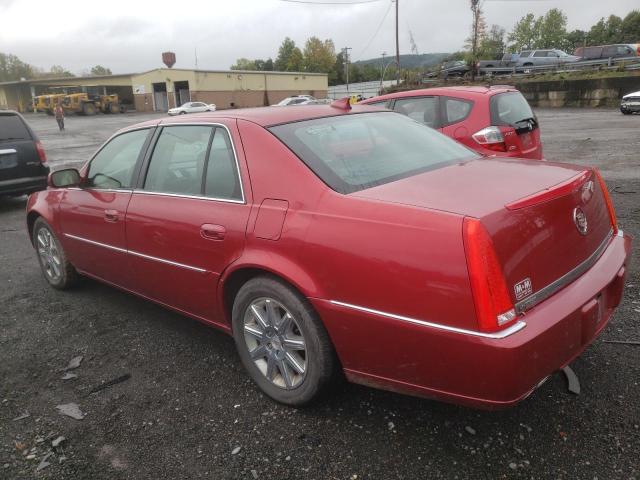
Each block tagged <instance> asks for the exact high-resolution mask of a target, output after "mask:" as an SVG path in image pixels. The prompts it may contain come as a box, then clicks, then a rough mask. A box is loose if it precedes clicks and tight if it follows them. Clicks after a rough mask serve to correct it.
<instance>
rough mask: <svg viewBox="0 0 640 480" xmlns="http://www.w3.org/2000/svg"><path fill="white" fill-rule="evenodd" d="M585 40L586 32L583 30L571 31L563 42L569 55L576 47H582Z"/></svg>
mask: <svg viewBox="0 0 640 480" xmlns="http://www.w3.org/2000/svg"><path fill="white" fill-rule="evenodd" d="M586 39H587V32H585V31H584V30H573V31H571V32H569V33H567V38H566V40H565V44H566V45H565V47H566V49H567V51H568V52H569V53H571V52H573V51H574V50H575V49H576V48H578V47H583V46H584V44H585V41H586Z"/></svg>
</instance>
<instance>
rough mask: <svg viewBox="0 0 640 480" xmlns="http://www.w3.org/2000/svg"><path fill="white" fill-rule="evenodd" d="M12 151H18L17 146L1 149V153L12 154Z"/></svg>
mask: <svg viewBox="0 0 640 480" xmlns="http://www.w3.org/2000/svg"><path fill="white" fill-rule="evenodd" d="M12 153H18V151H17V150H16V149H15V148H4V149H2V150H0V155H11V154H12Z"/></svg>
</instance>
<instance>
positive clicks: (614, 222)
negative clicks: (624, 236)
mask: <svg viewBox="0 0 640 480" xmlns="http://www.w3.org/2000/svg"><path fill="white" fill-rule="evenodd" d="M593 173H594V174H595V176H596V178H597V179H598V183H599V184H600V190H602V195H604V201H605V203H606V204H607V210H609V218H610V219H611V226H612V227H613V234H614V235H615V234H616V233H618V219H617V218H616V211H615V209H614V208H613V201H612V200H611V195H609V190H608V189H607V184H606V183H604V179H603V178H602V175H600V171H599V170H598V169H597V168H594V169H593Z"/></svg>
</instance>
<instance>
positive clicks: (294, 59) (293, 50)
mask: <svg viewBox="0 0 640 480" xmlns="http://www.w3.org/2000/svg"><path fill="white" fill-rule="evenodd" d="M303 60H304V57H303V55H302V52H301V51H300V49H299V48H298V47H296V42H294V41H293V40H291V39H290V38H289V37H287V38H285V39H284V40H283V41H282V44H281V45H280V48H279V49H278V56H277V57H276V61H275V65H274V66H275V69H276V70H277V71H280V72H299V71H301V70H302V66H303V63H304V62H303Z"/></svg>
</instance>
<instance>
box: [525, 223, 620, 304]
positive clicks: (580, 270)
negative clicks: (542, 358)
mask: <svg viewBox="0 0 640 480" xmlns="http://www.w3.org/2000/svg"><path fill="white" fill-rule="evenodd" d="M612 237H613V228H612V229H611V230H609V233H608V234H607V236H606V237H605V239H604V240H603V241H602V243H600V245H598V248H596V249H595V251H594V252H593V253H592V254H591V255H589V258H587V259H586V260H585V261H583V262H582V263H580V264H579V265H578V266H577V267H575V268H574V269H573V270H570V271H568V272H567V273H565V274H564V275H563V276H561V277H560V278H558V279H557V280H554V281H553V282H551V283H550V284H549V285H547V286H546V287H544V288H542V289H541V290H538V291H537V292H536V293H534V294H532V295H530V296H528V297H527V298H525V299H524V300H520V301H519V302H518V303H516V305H515V307H516V313H517V314H518V315H520V314H522V313H524V312H526V311H527V310H530V309H531V308H533V307H535V306H536V305H537V304H539V303H540V302H542V301H543V300H546V299H547V298H549V297H550V296H551V295H553V294H554V293H556V292H557V291H558V290H560V289H562V288H564V287H566V286H567V285H568V284H570V283H571V282H573V281H575V280H577V279H578V277H580V276H582V274H584V273H585V272H586V271H587V270H589V269H590V268H591V267H593V265H594V264H595V263H596V262H597V261H598V259H599V258H600V256H601V255H602V253H603V252H604V251H605V250H606V248H607V246H608V245H609V241H610V240H611V238H612Z"/></svg>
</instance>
